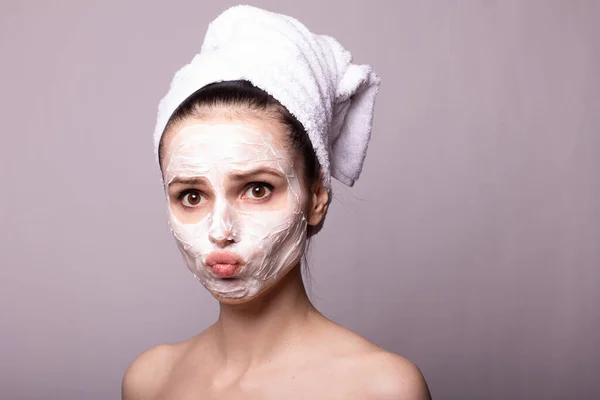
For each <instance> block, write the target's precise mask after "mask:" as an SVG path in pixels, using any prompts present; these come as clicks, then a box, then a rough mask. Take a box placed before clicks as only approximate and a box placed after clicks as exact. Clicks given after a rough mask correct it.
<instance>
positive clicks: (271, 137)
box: [163, 119, 292, 167]
mask: <svg viewBox="0 0 600 400" xmlns="http://www.w3.org/2000/svg"><path fill="white" fill-rule="evenodd" d="M288 147H289V146H287V132H286V131H285V129H284V127H283V125H282V124H281V123H278V122H275V121H269V120H260V119H255V120H252V119H248V120H246V119H245V120H243V121H240V120H231V119H226V120H225V119H210V120H192V119H189V120H186V121H184V122H183V123H180V124H178V125H177V126H176V127H174V129H173V130H172V131H171V132H169V133H168V134H167V135H166V136H165V138H164V140H163V150H164V153H163V155H164V159H163V166H164V167H168V166H169V164H170V163H171V162H172V161H173V159H175V158H181V157H185V158H196V159H197V161H200V160H202V162H206V163H216V162H221V163H222V162H227V161H230V162H245V161H250V160H258V159H274V158H286V159H290V158H291V157H292V154H290V151H289V148H288Z"/></svg>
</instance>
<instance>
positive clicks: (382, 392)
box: [352, 349, 431, 400]
mask: <svg viewBox="0 0 600 400" xmlns="http://www.w3.org/2000/svg"><path fill="white" fill-rule="evenodd" d="M352 362H353V364H354V367H353V368H352V369H354V370H355V372H356V373H357V375H360V376H357V380H358V381H362V385H361V386H362V387H363V388H364V390H366V393H364V395H365V398H370V399H390V400H392V399H394V400H401V399H414V400H427V399H431V395H430V393H429V388H428V387H427V383H426V381H425V378H424V377H423V374H422V373H421V370H420V369H419V367H417V365H416V364H415V363H413V362H412V361H410V360H408V359H406V358H404V357H402V356H399V355H398V354H395V353H391V352H388V351H384V350H381V349H374V350H371V351H367V352H365V353H362V354H359V355H357V357H355V358H354V360H353V361H352Z"/></svg>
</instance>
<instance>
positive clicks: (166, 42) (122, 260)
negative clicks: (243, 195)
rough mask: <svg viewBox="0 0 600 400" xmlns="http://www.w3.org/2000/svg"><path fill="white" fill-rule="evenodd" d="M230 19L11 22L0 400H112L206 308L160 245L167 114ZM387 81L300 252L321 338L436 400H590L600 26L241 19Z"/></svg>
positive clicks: (302, 7) (308, 10) (99, 10)
mask: <svg viewBox="0 0 600 400" xmlns="http://www.w3.org/2000/svg"><path fill="white" fill-rule="evenodd" d="M233 4H235V3H233V2H229V1H221V2H217V1H187V2H186V1H169V2H167V1H157V2H153V1H119V2H117V1H113V2H106V1H75V0H72V1H52V2H51V1H8V2H7V1H3V2H2V3H1V5H0V32H1V39H0V58H1V63H0V68H1V74H0V88H1V94H0V113H1V121H2V125H1V126H2V137H1V138H2V143H1V145H0V160H1V163H2V164H1V168H0V173H1V174H2V175H1V179H2V186H3V188H2V190H1V191H0V195H1V197H0V217H1V227H2V230H1V234H2V236H1V241H0V249H1V251H0V265H1V268H0V296H1V300H2V301H1V303H0V323H1V326H0V329H1V330H0V340H1V343H0V398H2V399H87V400H93V399H114V398H118V397H119V396H120V382H121V377H122V375H123V373H124V371H125V369H126V367H127V365H128V364H129V363H130V362H131V361H132V360H133V359H134V358H135V356H136V355H137V354H139V353H140V352H141V351H143V350H145V349H147V348H149V347H151V346H153V345H155V344H158V343H163V342H175V341H180V340H183V339H186V338H188V337H190V336H192V335H194V334H195V333H197V332H198V331H200V330H202V329H203V328H205V327H206V326H207V325H208V324H210V323H211V322H212V321H213V320H214V319H215V317H216V313H217V304H216V302H215V301H214V300H212V298H211V297H210V296H209V295H208V294H207V293H206V292H205V291H204V289H203V288H202V287H201V285H200V284H199V283H197V282H196V281H195V280H194V279H193V278H192V276H191V274H190V273H189V272H188V271H187V269H186V268H185V266H184V265H183V262H182V260H181V258H180V255H179V253H178V251H177V249H176V247H175V243H174V241H173V239H172V238H171V236H170V233H169V231H168V226H167V219H166V212H165V211H166V209H165V203H164V200H163V195H162V191H161V185H160V179H159V175H158V169H157V167H156V165H155V162H154V157H153V151H152V130H153V127H154V123H155V115H156V107H157V105H158V101H159V99H160V98H161V97H162V96H163V95H164V94H165V93H166V90H167V87H168V84H169V82H170V79H171V77H172V74H173V73H174V72H175V70H176V69H178V68H179V67H180V66H182V65H183V64H184V63H187V62H188V61H189V60H190V59H191V57H192V56H193V54H194V53H195V52H197V51H198V50H199V48H200V45H201V42H202V39H203V36H204V33H205V30H206V26H207V24H208V22H209V21H210V20H212V19H213V18H215V17H216V15H217V14H218V13H220V12H221V11H223V10H224V9H225V8H226V7H227V6H229V5H233ZM252 4H254V5H257V6H262V7H265V8H268V9H270V10H272V11H277V12H283V13H287V14H290V15H292V16H294V17H296V18H298V19H300V20H301V21H303V22H304V23H305V24H306V25H308V26H309V28H311V29H312V30H313V31H315V32H318V33H326V34H330V35H332V36H335V37H336V38H338V40H339V41H340V42H341V43H342V44H343V45H344V46H346V47H348V48H349V49H350V50H351V51H352V52H353V54H354V57H355V61H356V62H359V63H369V64H371V65H372V66H373V67H374V68H375V70H376V71H377V72H378V73H379V74H380V75H381V77H382V79H383V86H382V89H381V92H380V96H379V98H378V102H377V113H376V118H375V126H374V131H373V141H372V144H371V146H370V153H369V155H368V157H367V160H366V164H365V168H364V173H363V176H362V177H361V179H360V180H359V182H358V183H357V185H356V186H355V188H353V189H348V188H345V187H342V186H341V185H336V186H335V188H334V189H335V197H336V198H335V199H334V201H333V204H332V206H331V211H330V214H329V216H328V218H327V221H326V224H325V228H324V230H323V232H322V233H320V234H319V235H317V237H316V238H315V240H314V242H313V253H312V256H311V258H310V260H311V271H312V278H313V283H312V285H311V291H312V293H313V298H314V299H315V302H316V304H317V306H318V307H319V308H320V309H321V310H322V311H323V312H324V313H325V314H326V315H327V316H329V317H331V318H333V319H334V320H336V321H338V322H339V323H341V324H343V325H345V326H347V327H349V328H351V329H354V330H356V331H357V332H359V333H360V334H362V335H364V336H366V337H367V338H369V339H370V340H372V341H374V342H375V343H377V344H380V345H382V346H383V347H385V348H386V349H389V350H391V351H395V352H398V353H400V354H402V355H404V356H405V357H407V358H409V359H411V360H413V361H414V362H416V363H417V364H418V365H419V366H420V368H421V369H422V371H423V373H424V374H425V376H426V378H427V380H428V382H429V385H430V388H431V391H432V393H433V395H434V398H436V399H566V398H570V399H573V398H593V397H595V398H600V388H599V386H598V382H597V380H598V376H599V375H600V349H599V346H600V343H599V339H598V337H599V336H600V334H599V333H598V329H599V328H600V312H599V311H598V305H599V304H600V291H599V290H598V289H597V286H598V284H599V283H600V250H599V244H600V202H599V195H600V177H599V171H600V161H599V160H600V131H599V130H600V113H599V108H600V79H599V78H598V71H600V46H599V37H600V28H599V24H598V21H599V20H600V2H596V1H566V0H565V1H452V2H450V1H435V2H434V1H411V2H409V1H402V2H399V1H387V2H382V1H381V2H377V1H373V0H353V1H351V2H350V1H341V0H339V1H322V0H305V1H302V2H300V1H275V0H272V1H267V0H265V1H254V2H253V3H252Z"/></svg>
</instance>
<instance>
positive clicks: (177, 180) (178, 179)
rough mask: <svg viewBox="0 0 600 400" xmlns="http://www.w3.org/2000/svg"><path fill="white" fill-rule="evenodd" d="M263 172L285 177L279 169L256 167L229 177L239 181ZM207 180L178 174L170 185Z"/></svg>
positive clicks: (196, 183)
mask: <svg viewBox="0 0 600 400" xmlns="http://www.w3.org/2000/svg"><path fill="white" fill-rule="evenodd" d="M262 174H267V175H272V176H274V177H276V178H282V177H283V176H282V175H281V173H280V172H279V171H277V170H275V169H272V168H257V169H254V170H252V171H247V172H232V173H231V174H229V177H230V179H231V180H232V181H235V182H239V181H244V180H248V179H249V178H251V177H253V176H256V175H262ZM205 182H206V180H205V178H203V177H200V176H194V177H183V176H176V177H175V178H173V179H171V182H169V186H171V185H174V184H177V183H179V184H183V185H199V184H202V183H205Z"/></svg>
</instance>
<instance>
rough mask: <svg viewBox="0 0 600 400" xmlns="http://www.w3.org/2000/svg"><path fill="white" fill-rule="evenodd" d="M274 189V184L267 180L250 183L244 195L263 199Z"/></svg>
mask: <svg viewBox="0 0 600 400" xmlns="http://www.w3.org/2000/svg"><path fill="white" fill-rule="evenodd" d="M272 191H273V186H271V185H269V184H268V183H265V182H256V183H252V184H250V186H249V187H248V189H247V190H246V192H245V193H244V195H245V196H246V197H249V198H251V199H255V200H261V199H264V198H266V197H268V196H269V195H270V194H271V192H272Z"/></svg>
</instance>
